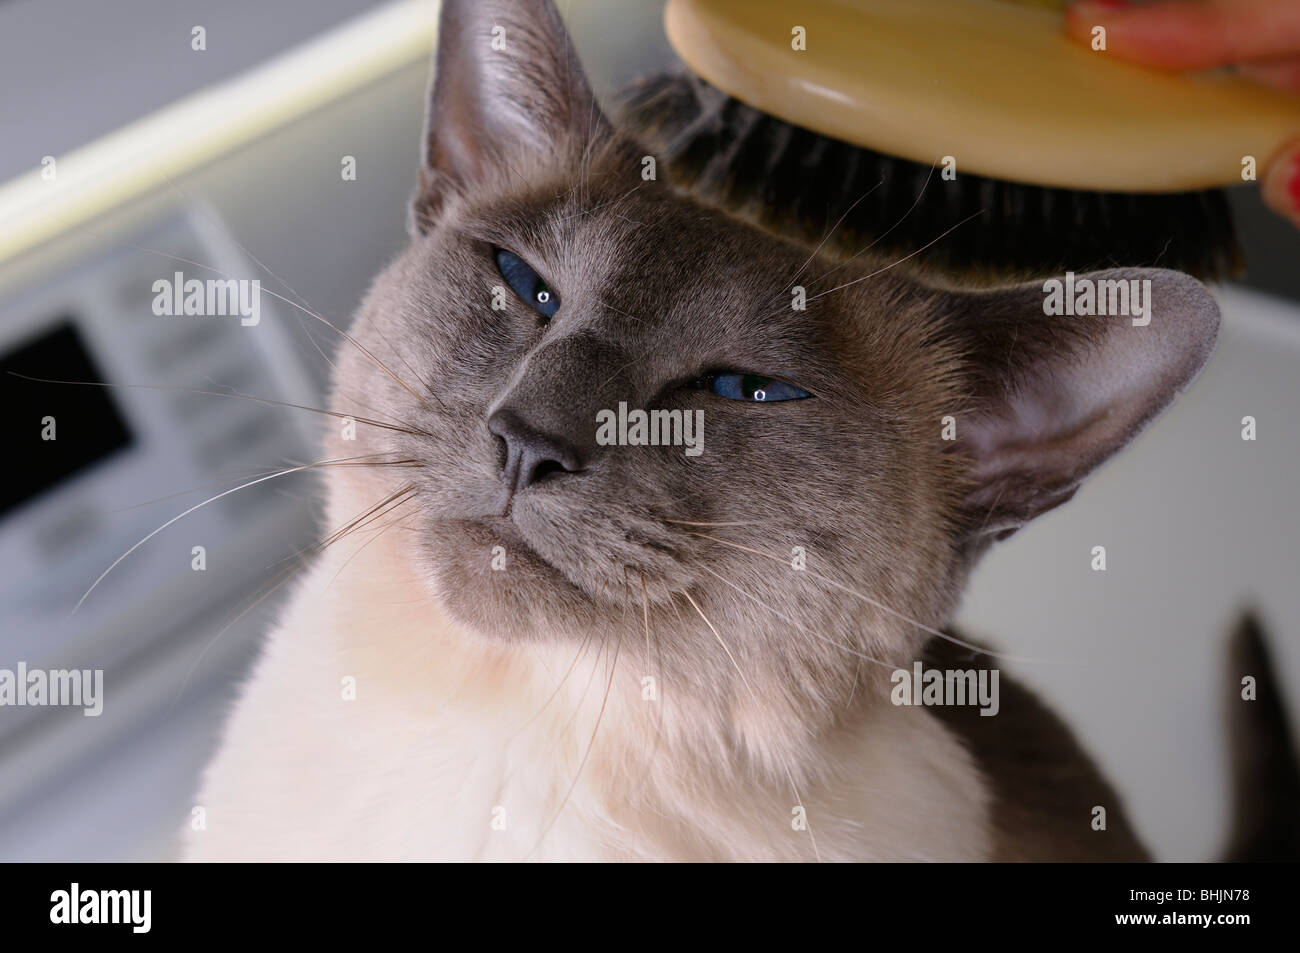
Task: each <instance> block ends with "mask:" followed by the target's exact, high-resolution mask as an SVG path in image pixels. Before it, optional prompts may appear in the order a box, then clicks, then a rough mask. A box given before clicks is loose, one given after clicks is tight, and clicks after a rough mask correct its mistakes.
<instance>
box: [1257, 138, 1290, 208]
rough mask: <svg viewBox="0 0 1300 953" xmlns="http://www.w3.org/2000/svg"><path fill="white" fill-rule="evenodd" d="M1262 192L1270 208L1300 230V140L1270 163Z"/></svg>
mask: <svg viewBox="0 0 1300 953" xmlns="http://www.w3.org/2000/svg"><path fill="white" fill-rule="evenodd" d="M1260 191H1261V194H1262V195H1263V197H1264V203H1265V204H1266V205H1267V206H1268V207H1269V208H1271V209H1272V210H1273V211H1275V212H1277V213H1278V214H1279V215H1283V216H1285V217H1287V218H1289V219H1290V220H1291V222H1292V223H1293V224H1294V225H1296V227H1298V228H1300V140H1296V141H1295V142H1292V143H1291V144H1290V145H1289V146H1287V147H1286V148H1285V149H1283V150H1282V152H1281V153H1279V154H1278V155H1277V156H1275V157H1274V158H1273V159H1272V160H1271V161H1270V162H1269V165H1268V170H1267V171H1266V172H1265V173H1264V182H1263V186H1262V188H1261V190H1260Z"/></svg>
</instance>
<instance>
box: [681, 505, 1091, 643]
mask: <svg viewBox="0 0 1300 953" xmlns="http://www.w3.org/2000/svg"><path fill="white" fill-rule="evenodd" d="M687 532H688V533H689V534H690V535H692V536H699V537H700V538H701V539H710V540H713V541H714V542H716V543H721V544H722V545H724V546H730V547H731V548H733V549H738V550H741V551H742V552H746V553H751V554H753V555H755V556H761V557H763V558H764V559H770V560H773V561H774V562H778V563H781V565H783V566H784V565H785V564H786V561H785V560H784V559H783V558H781V557H780V556H776V555H773V554H771V553H765V552H762V551H761V550H757V549H754V548H753V547H751V546H742V545H741V544H740V543H733V542H732V541H731V540H729V539H723V538H722V537H720V536H713V535H711V534H709V533H696V532H692V531H689V530H688V531H687ZM802 572H803V573H804V574H805V575H807V576H811V577H812V578H813V579H817V580H819V581H821V582H824V583H826V584H827V585H828V586H833V587H834V588H836V589H839V590H840V591H841V592H844V593H845V594H846V595H850V596H852V597H853V598H855V599H859V600H861V601H862V602H865V603H867V604H868V605H870V606H872V607H874V608H876V609H879V610H880V611H881V612H884V613H887V614H888V615H891V616H893V617H894V618H896V619H899V620H900V621H902V622H906V623H907V624H908V625H911V626H914V627H915V628H917V629H919V630H921V631H922V632H925V633H927V634H928V635H933V636H934V637H935V638H939V639H943V640H944V641H945V642H951V643H952V644H953V645H959V646H961V647H962V648H964V649H970V650H971V651H972V652H978V653H979V654H981V655H987V656H990V657H994V658H1000V659H1004V660H1006V661H1009V662H1062V661H1066V660H1064V659H1045V658H1031V657H1029V656H1024V655H1009V654H1006V653H1003V652H996V651H993V650H992V649H986V648H984V647H982V646H979V645H974V644H973V643H970V642H966V641H963V640H962V639H959V638H957V637H956V636H955V635H949V634H948V633H947V632H942V631H940V630H939V629H936V628H934V627H933V626H928V625H926V624H925V623H924V622H918V621H917V620H916V619H913V618H911V617H910V616H907V615H904V614H903V613H901V612H898V611H896V610H894V609H891V608H890V607H889V606H887V605H885V604H884V603H883V602H879V601H877V600H876V599H872V598H871V597H870V596H868V595H864V594H863V593H861V592H858V591H857V590H856V589H853V588H852V587H850V586H846V585H844V584H843V583H841V582H837V581H836V580H834V579H831V578H830V577H829V576H823V575H822V574H821V573H818V572H816V571H814V570H812V569H804V570H802Z"/></svg>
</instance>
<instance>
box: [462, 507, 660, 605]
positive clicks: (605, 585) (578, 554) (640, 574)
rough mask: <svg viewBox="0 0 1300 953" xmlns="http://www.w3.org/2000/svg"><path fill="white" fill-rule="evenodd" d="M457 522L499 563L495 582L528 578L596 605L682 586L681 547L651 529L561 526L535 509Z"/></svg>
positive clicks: (585, 522)
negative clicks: (627, 595)
mask: <svg viewBox="0 0 1300 953" xmlns="http://www.w3.org/2000/svg"><path fill="white" fill-rule="evenodd" d="M457 522H458V523H459V525H460V526H461V527H462V528H463V531H464V532H465V533H466V534H467V535H468V536H469V537H470V538H471V539H472V540H473V541H474V543H475V544H476V546H477V548H479V549H480V551H482V552H484V553H486V554H488V556H489V558H491V559H495V562H494V563H493V564H492V566H493V569H494V570H496V571H497V572H493V573H492V574H491V576H490V577H489V578H490V579H492V581H493V582H494V583H495V582H497V581H498V580H499V582H500V583H504V584H509V583H510V582H511V581H512V580H518V581H522V580H521V579H520V575H521V574H522V575H523V576H526V577H529V580H530V581H532V582H535V583H540V584H542V585H544V586H547V587H548V588H555V589H558V590H561V591H564V592H567V593H569V594H572V593H573V591H574V590H577V591H578V592H579V593H580V594H581V595H582V596H584V597H585V599H586V600H588V601H590V602H604V601H606V600H607V599H608V598H614V597H615V596H617V595H621V594H622V593H623V592H624V590H626V589H628V587H629V586H631V587H634V588H635V589H636V590H638V591H639V590H640V589H641V587H642V586H643V585H644V586H647V587H650V588H654V589H657V590H663V589H664V588H665V587H669V588H675V587H677V586H679V585H681V581H680V580H678V579H677V578H676V577H678V576H679V575H680V574H681V564H680V562H679V558H678V557H679V553H678V550H677V547H676V546H675V545H673V542H672V541H671V540H670V539H669V538H668V537H667V536H666V535H665V534H663V533H662V532H658V533H657V532H654V531H653V530H652V529H651V528H649V527H641V526H626V527H624V526H621V525H614V524H610V525H603V524H597V523H593V522H591V521H590V520H581V521H577V522H573V523H570V522H568V521H563V522H555V521H551V520H549V519H548V518H547V516H546V515H544V514H540V513H538V512H537V511H535V510H533V509H532V508H530V507H512V508H511V512H510V515H508V516H498V515H478V516H475V517H472V518H467V519H464V520H460V521H457ZM660 537H663V538H660ZM498 572H499V573H500V576H499V577H498V575H497V573H498ZM620 604H621V603H620Z"/></svg>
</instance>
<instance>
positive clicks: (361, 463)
mask: <svg viewBox="0 0 1300 953" xmlns="http://www.w3.org/2000/svg"><path fill="white" fill-rule="evenodd" d="M387 452H388V451H381V452H380V453H374V454H366V456H368V457H370V456H375V457H378V456H383V455H384V454H385V453H387ZM303 465H304V464H300V463H293V462H290V463H288V464H286V465H285V466H283V467H275V468H273V469H270V470H266V469H263V470H257V471H253V472H252V473H246V474H243V475H241V476H238V477H236V476H234V475H233V474H231V475H229V476H227V477H226V478H224V479H221V480H212V481H210V482H208V483H204V484H202V485H200V486H195V487H191V488H190V489H188V490H180V491H179V492H177V493H168V494H167V495H166V496H158V497H154V498H153V499H152V500H143V501H142V502H140V503H132V504H131V505H130V506H121V507H118V508H116V509H112V510H109V511H108V512H110V513H129V512H130V511H132V510H138V509H140V508H141V507H144V506H153V505H154V504H155V503H162V502H165V501H166V500H174V499H176V498H177V497H180V496H189V495H190V494H191V493H198V492H199V491H201V490H210V489H212V487H214V486H222V485H224V484H225V483H228V482H229V481H230V480H232V479H245V478H251V477H254V476H267V475H269V474H274V473H282V472H284V471H285V470H288V469H291V468H293V467H297V466H303ZM318 466H319V467H320V468H321V469H326V468H334V467H401V468H420V467H423V466H424V464H423V463H422V462H420V461H419V460H410V459H407V460H372V461H367V460H362V459H358V460H336V461H327V462H325V463H321V464H318Z"/></svg>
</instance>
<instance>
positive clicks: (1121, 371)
mask: <svg viewBox="0 0 1300 953" xmlns="http://www.w3.org/2000/svg"><path fill="white" fill-rule="evenodd" d="M956 310H957V312H958V313H957V315H956V316H955V318H954V324H953V325H952V326H951V327H952V328H953V329H954V330H955V333H956V334H957V336H958V338H959V340H960V342H961V344H960V346H961V347H962V348H963V350H964V351H965V353H966V355H967V358H968V365H967V366H968V369H969V371H968V373H969V374H970V376H971V380H972V382H973V383H972V389H973V391H974V393H975V395H976V399H977V404H976V405H975V406H974V407H973V408H972V409H971V411H970V412H969V413H964V414H961V415H960V417H959V419H958V420H957V422H956V430H957V434H956V438H957V440H956V445H957V446H958V447H959V448H960V449H961V450H962V451H963V452H964V453H965V455H966V456H967V458H968V459H969V461H970V478H971V479H970V483H969V490H968V492H967V495H966V499H965V509H966V512H965V519H966V521H967V525H966V527H965V529H966V532H967V534H968V535H969V536H971V537H980V536H986V535H987V536H993V537H1000V536H1005V535H1007V534H1009V533H1010V532H1012V531H1014V530H1015V529H1016V528H1017V527H1019V526H1020V525H1022V524H1023V523H1025V522H1026V521H1027V520H1030V519H1032V518H1033V517H1035V516H1037V515H1038V514H1040V513H1042V512H1045V511H1046V510H1049V509H1051V508H1052V507H1054V506H1058V505H1060V504H1061V503H1064V502H1065V501H1066V500H1068V499H1070V497H1071V496H1073V495H1074V492H1075V490H1076V489H1078V487H1079V484H1080V483H1081V482H1082V480H1083V479H1084V477H1086V476H1087V475H1088V474H1089V473H1090V472H1091V471H1092V470H1093V469H1094V468H1096V467H1097V466H1098V465H1100V464H1101V463H1102V462H1104V461H1105V460H1106V459H1107V458H1108V457H1110V456H1111V455H1112V454H1113V453H1115V452H1116V451H1117V450H1119V449H1120V448H1121V447H1123V446H1124V445H1125V444H1126V443H1128V441H1129V440H1131V439H1132V438H1133V437H1134V436H1135V435H1136V434H1137V433H1138V431H1139V430H1141V429H1142V427H1143V426H1144V425H1146V424H1147V423H1148V422H1149V421H1150V420H1151V419H1152V418H1153V417H1155V416H1156V414H1158V413H1159V412H1160V411H1161V410H1163V409H1164V408H1165V406H1166V405H1168V404H1169V403H1170V401H1172V400H1173V399H1174V397H1175V396H1176V395H1177V394H1178V393H1180V392H1181V391H1182V390H1183V389H1184V388H1186V387H1187V386H1188V385H1189V384H1190V383H1191V382H1192V380H1193V379H1194V378H1195V377H1196V375H1197V374H1198V373H1199V372H1200V370H1201V367H1202V366H1203V365H1204V364H1205V362H1206V361H1207V360H1208V359H1209V356H1210V352H1211V351H1212V350H1213V349H1214V342H1215V339H1216V338H1217V336H1218V330H1219V308H1218V306H1217V304H1216V303H1215V301H1214V298H1213V297H1211V295H1210V293H1209V291H1207V290H1206V288H1205V287H1204V286H1203V285H1202V284H1201V283H1200V282H1198V281H1196V280H1195V279H1194V278H1191V277H1188V276H1187V275H1184V274H1181V273H1179V272H1174V271H1164V270H1158V269H1143V270H1133V269H1121V270H1112V271H1101V272H1095V273H1093V274H1088V275H1083V276H1075V275H1073V274H1069V275H1063V276H1061V277H1060V278H1054V279H1050V280H1048V281H1040V282H1034V283H1032V284H1028V285H1021V286H1018V287H1013V288H1006V289H1000V290H995V291H987V292H977V293H973V294H965V295H960V296H958V298H957V309H956ZM1101 311H1104V312H1106V313H1105V314H1104V315H1103V314H1101V313H1099V312H1101Z"/></svg>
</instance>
